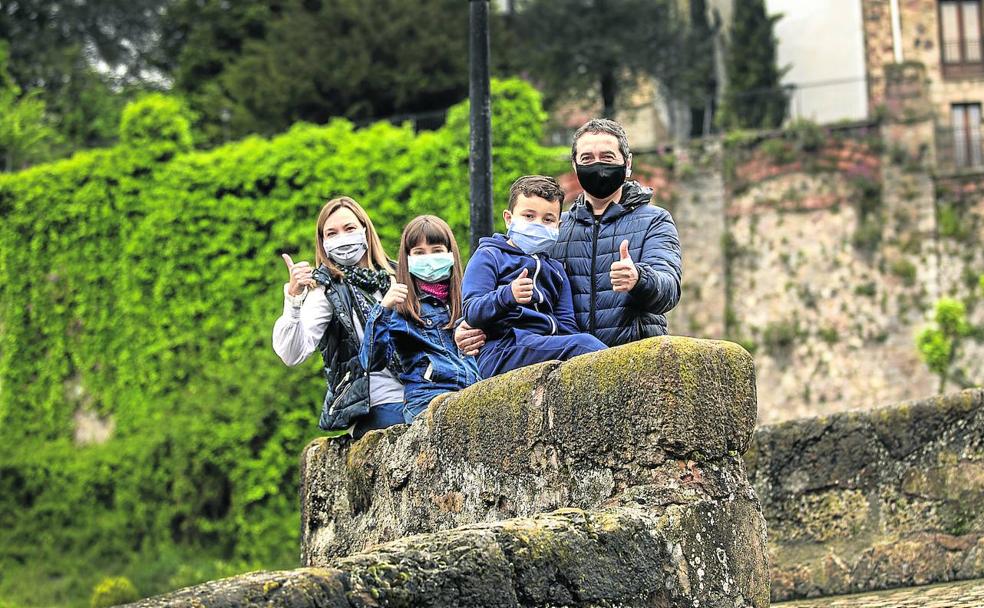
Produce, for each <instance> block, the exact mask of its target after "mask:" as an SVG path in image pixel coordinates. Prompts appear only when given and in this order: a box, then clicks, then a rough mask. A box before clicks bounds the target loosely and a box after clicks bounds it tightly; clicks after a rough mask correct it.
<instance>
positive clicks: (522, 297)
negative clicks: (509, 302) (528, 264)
mask: <svg viewBox="0 0 984 608" xmlns="http://www.w3.org/2000/svg"><path fill="white" fill-rule="evenodd" d="M529 277H530V270H529V269H528V268H524V269H523V272H521V273H519V276H518V277H516V278H515V279H514V280H513V282H512V283H510V285H511V286H512V294H513V299H515V300H516V302H517V303H519V304H529V303H530V302H532V301H533V279H531V278H529Z"/></svg>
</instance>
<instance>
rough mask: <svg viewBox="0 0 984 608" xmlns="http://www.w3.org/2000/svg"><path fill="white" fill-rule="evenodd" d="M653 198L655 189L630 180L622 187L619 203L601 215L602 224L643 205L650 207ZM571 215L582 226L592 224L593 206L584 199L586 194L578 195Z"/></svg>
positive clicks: (609, 207)
mask: <svg viewBox="0 0 984 608" xmlns="http://www.w3.org/2000/svg"><path fill="white" fill-rule="evenodd" d="M652 198H653V189H652V188H648V187H646V186H643V185H642V184H640V183H639V182H637V181H635V180H629V181H627V182H625V184H623V185H622V196H621V198H619V200H618V201H614V202H612V204H610V205H608V208H607V209H605V212H604V213H603V214H601V223H603V224H608V223H610V222H613V221H615V220H616V219H618V218H620V217H622V216H623V215H625V214H626V213H629V212H630V211H633V210H634V209H638V208H639V207H641V206H643V205H648V204H649V203H650V201H652ZM571 215H572V216H573V217H574V219H575V220H577V221H578V222H581V223H582V224H591V223H593V222H594V219H595V216H594V212H593V211H592V209H591V205H590V204H589V203H588V202H587V200H586V199H585V197H584V193H583V192H582V193H581V194H578V195H577V198H576V199H574V204H573V205H572V206H571Z"/></svg>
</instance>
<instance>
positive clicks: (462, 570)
mask: <svg viewBox="0 0 984 608" xmlns="http://www.w3.org/2000/svg"><path fill="white" fill-rule="evenodd" d="M755 420H756V412H755V378H754V368H753V365H752V359H751V357H750V356H749V354H748V353H747V352H746V351H744V350H743V349H742V348H741V347H739V346H738V345H736V344H733V343H729V342H717V341H709V340H693V339H689V338H680V337H661V338H653V339H650V340H645V341H642V342H638V343H635V344H630V345H627V346H622V347H619V348H615V349H609V350H607V351H602V352H599V353H594V354H591V355H585V356H582V357H577V358H576V359H574V360H572V361H568V362H566V363H559V362H552V363H544V364H541V365H537V366H532V367H529V368H525V369H522V370H518V371H516V372H512V373H510V374H506V375H504V376H500V377H497V378H493V379H490V380H486V381H483V382H481V383H479V384H476V385H474V386H472V387H470V388H468V389H466V390H464V391H461V392H460V393H454V394H449V395H446V396H442V397H439V398H438V399H435V400H434V402H433V403H431V405H430V408H429V409H428V410H427V412H426V413H425V414H424V416H422V417H421V419H419V420H418V421H416V422H415V423H414V424H413V425H410V426H409V427H404V426H401V427H393V428H390V429H387V430H385V431H378V432H373V433H369V434H367V435H366V436H365V437H363V438H362V439H361V440H359V441H357V442H354V443H353V442H351V441H350V440H348V439H340V440H327V439H318V440H315V441H313V442H312V443H311V444H310V445H309V446H308V448H307V449H306V450H305V452H304V454H303V456H302V459H301V472H302V488H301V490H302V492H301V505H302V543H303V546H302V562H303V564H304V566H307V567H306V568H302V569H300V570H296V571H290V572H279V573H256V574H251V575H245V576H240V577H235V578H232V579H226V580H224V581H216V582H213V583H208V584H205V585H201V586H198V587H194V588H190V589H186V590H183V591H179V592H176V593H173V594H169V595H166V596H161V597H159V598H153V599H151V600H145V601H144V602H141V603H140V604H139V605H140V606H144V607H148V608H149V607H151V606H155V607H156V606H196V607H219V606H223V607H225V606H244V605H262V606H285V607H299V606H379V605H386V606H559V605H562V606H612V605H618V606H666V607H680V608H684V607H686V608H692V607H693V606H702V607H708V608H750V607H755V608H765V607H766V606H768V604H769V565H768V561H767V548H766V530H765V521H764V519H763V517H762V513H761V508H760V506H759V503H758V500H757V499H756V497H755V493H754V491H753V490H752V488H751V486H750V484H749V482H748V478H747V475H746V472H745V468H744V461H743V459H742V454H743V453H744V452H745V450H746V448H747V446H748V443H749V441H750V439H751V436H752V432H753V430H754V427H755Z"/></svg>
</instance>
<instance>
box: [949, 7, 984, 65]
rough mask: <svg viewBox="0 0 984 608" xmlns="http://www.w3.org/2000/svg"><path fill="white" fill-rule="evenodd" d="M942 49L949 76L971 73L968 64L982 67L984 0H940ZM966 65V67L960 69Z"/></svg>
mask: <svg viewBox="0 0 984 608" xmlns="http://www.w3.org/2000/svg"><path fill="white" fill-rule="evenodd" d="M940 37H941V39H942V43H941V44H940V50H941V54H942V58H943V68H944V73H945V74H946V75H947V76H969V75H971V74H970V73H969V72H967V71H966V67H965V66H973V67H974V68H977V69H976V70H975V74H976V72H979V71H980V68H981V66H982V54H981V0H940ZM961 68H963V70H961Z"/></svg>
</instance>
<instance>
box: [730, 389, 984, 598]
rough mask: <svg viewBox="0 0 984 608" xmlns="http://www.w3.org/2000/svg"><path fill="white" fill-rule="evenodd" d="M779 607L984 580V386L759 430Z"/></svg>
mask: <svg viewBox="0 0 984 608" xmlns="http://www.w3.org/2000/svg"><path fill="white" fill-rule="evenodd" d="M746 463H747V465H748V474H749V478H750V479H751V481H752V485H753V486H754V487H755V490H756V492H757V494H758V496H759V497H760V499H761V501H762V505H763V509H764V512H765V516H766V520H767V521H768V528H769V550H770V554H771V563H772V599H773V601H779V600H785V599H791V598H797V597H816V596H829V595H838V594H844V593H852V592H859V591H869V590H877V589H888V588H893V587H904V586H912V585H923V584H927V583H933V582H941V581H948V580H956V579H969V578H980V577H982V576H984V507H982V505H984V500H982V499H984V390H980V389H973V390H966V391H963V392H958V393H953V394H950V395H947V396H945V397H938V398H934V399H927V400H922V401H913V402H908V403H903V404H900V405H897V406H893V407H889V408H883V409H877V410H874V411H871V412H847V413H839V414H834V415H831V416H826V417H820V418H810V419H805V420H797V421H790V422H785V423H782V424H778V425H774V426H766V427H762V428H760V429H758V430H757V431H756V433H755V436H754V439H753V441H752V446H751V448H750V449H749V451H748V453H747V454H746Z"/></svg>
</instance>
